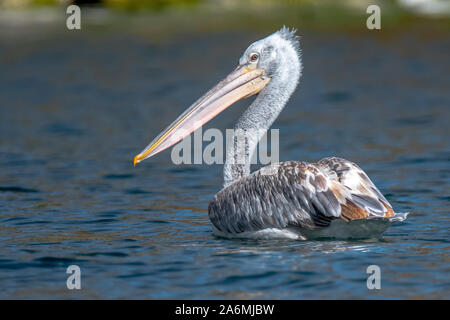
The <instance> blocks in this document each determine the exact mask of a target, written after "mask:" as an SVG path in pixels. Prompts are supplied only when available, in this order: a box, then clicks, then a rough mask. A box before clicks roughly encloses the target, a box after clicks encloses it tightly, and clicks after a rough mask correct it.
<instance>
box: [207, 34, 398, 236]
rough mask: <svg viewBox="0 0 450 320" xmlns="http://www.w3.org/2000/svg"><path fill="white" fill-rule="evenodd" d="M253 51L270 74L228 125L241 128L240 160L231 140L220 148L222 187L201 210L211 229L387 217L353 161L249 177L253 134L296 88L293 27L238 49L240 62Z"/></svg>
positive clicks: (287, 166)
mask: <svg viewBox="0 0 450 320" xmlns="http://www.w3.org/2000/svg"><path fill="white" fill-rule="evenodd" d="M254 52H257V53H258V54H259V61H258V67H259V68H263V69H264V70H266V72H267V76H269V77H271V81H270V83H269V84H268V85H267V86H266V87H265V88H264V89H263V90H262V91H261V92H260V93H259V94H258V96H257V98H256V99H255V101H254V102H253V103H252V104H251V105H250V107H249V108H248V109H247V110H246V111H245V112H244V114H243V115H242V116H241V117H240V119H239V120H238V122H237V124H236V127H235V128H236V129H241V130H243V131H244V132H245V133H246V139H245V148H243V150H244V152H245V154H244V158H245V161H244V163H237V162H236V159H237V157H238V156H239V155H237V151H236V150H238V148H237V147H236V141H237V140H235V143H233V144H232V145H231V147H229V149H228V150H227V161H226V163H225V166H224V188H223V189H222V190H221V191H219V192H218V193H217V194H216V195H215V197H214V198H213V199H212V200H211V201H210V203H209V208H208V213H209V217H210V219H211V222H212V223H213V225H214V227H215V230H217V231H219V233H221V234H231V235H239V234H243V233H246V232H254V231H261V230H265V229H277V230H290V231H293V232H294V233H298V232H299V230H302V229H307V230H314V229H318V228H325V227H327V226H329V225H330V223H331V222H332V221H333V220H336V219H341V220H344V221H350V220H356V219H365V218H370V217H392V216H394V211H393V210H392V207H391V206H390V204H389V203H388V201H387V200H386V199H385V198H384V196H383V195H382V194H381V193H380V192H379V191H378V189H377V188H376V187H375V185H374V184H373V183H372V182H371V181H370V179H369V178H368V177H367V175H366V174H365V173H364V172H363V171H362V170H361V169H360V168H359V167H358V166H357V165H356V164H354V163H352V162H350V161H347V160H344V159H340V158H325V159H322V160H320V161H319V162H317V163H313V164H311V163H306V162H295V161H289V162H281V163H277V164H272V165H271V166H268V167H265V168H262V169H260V170H258V171H256V172H254V173H252V174H250V159H251V157H252V154H253V152H254V151H255V149H256V146H257V143H258V141H259V139H260V138H261V135H256V134H254V132H256V131H253V130H254V129H264V130H267V129H269V128H270V126H271V125H272V123H273V122H274V121H275V119H276V118H277V117H278V115H279V113H280V112H281V110H282V109H283V108H284V106H285V105H286V103H287V102H288V100H289V98H290V96H291V95H292V93H293V92H294V90H295V88H296V87H297V84H298V81H299V78H300V76H301V71H302V63H301V56H300V46H299V41H298V37H297V36H296V35H295V31H291V30H289V29H287V28H283V29H281V30H280V31H278V32H276V33H274V34H272V35H270V36H269V37H267V38H265V39H262V40H259V41H257V42H255V43H253V44H252V45H250V46H249V48H248V49H247V50H246V51H245V53H244V54H243V56H242V57H241V59H240V64H241V65H246V64H248V61H249V56H250V55H251V54H252V53H254Z"/></svg>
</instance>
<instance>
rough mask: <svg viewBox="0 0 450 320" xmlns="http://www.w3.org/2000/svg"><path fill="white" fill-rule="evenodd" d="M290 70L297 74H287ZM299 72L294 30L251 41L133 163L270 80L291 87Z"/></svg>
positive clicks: (187, 133)
mask: <svg viewBox="0 0 450 320" xmlns="http://www.w3.org/2000/svg"><path fill="white" fill-rule="evenodd" d="M291 68H292V69H291ZM290 69H291V71H293V72H297V73H298V76H295V77H292V76H291V77H289V74H290V73H291V72H290ZM300 71H301V64H300V50H299V44H298V39H297V36H295V30H292V31H291V30H289V29H288V28H286V27H283V28H282V29H281V30H279V31H277V32H275V33H274V34H272V35H270V36H268V37H266V38H264V39H261V40H259V41H256V42H254V43H252V44H251V45H250V46H249V47H248V48H247V50H245V52H244V54H243V55H242V57H241V58H240V60H239V65H238V66H237V68H236V69H235V70H234V71H233V72H231V73H230V74H229V75H228V76H227V77H225V79H223V80H222V81H220V82H219V83H218V84H217V85H216V86H215V87H213V88H212V89H211V90H209V91H208V92H207V93H206V94H205V95H203V96H202V97H201V98H200V99H198V100H197V101H196V102H195V103H194V104H193V105H191V106H190V107H189V108H188V109H187V110H186V111H185V112H183V114H181V115H180V116H179V117H178V118H177V119H176V120H175V121H174V122H173V123H172V124H171V125H170V126H169V127H167V128H166V129H165V130H164V131H162V132H161V133H160V134H159V135H158V136H157V137H156V138H155V139H154V140H153V141H152V142H151V143H150V144H149V145H148V146H147V147H146V148H145V149H144V150H143V151H142V152H141V153H139V154H138V155H136V156H135V157H134V160H133V165H136V164H137V163H139V162H141V161H142V160H145V159H147V158H150V157H151V156H154V155H155V154H157V153H159V152H161V151H163V150H165V149H167V148H169V147H171V146H172V145H174V144H175V143H177V142H179V141H180V140H182V139H184V138H185V137H186V136H188V135H189V134H191V133H192V132H194V131H195V130H197V129H198V128H200V127H201V126H202V125H204V124H205V123H207V122H208V121H209V120H211V119H212V118H214V117H215V116H217V115H218V114H219V113H221V112H222V111H224V110H225V109H226V108H228V107H229V106H230V105H232V104H233V103H235V102H236V101H238V100H241V99H243V98H247V97H250V96H253V95H255V94H258V93H259V92H261V91H262V90H264V88H266V87H267V86H268V84H269V83H270V82H273V83H275V82H279V81H288V80H290V81H291V82H293V83H292V84H291V85H292V86H293V88H295V87H296V86H297V82H298V78H299V76H300Z"/></svg>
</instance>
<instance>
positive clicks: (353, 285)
mask: <svg viewBox="0 0 450 320" xmlns="http://www.w3.org/2000/svg"><path fill="white" fill-rule="evenodd" d="M302 35H303V37H302V47H303V60H304V64H305V68H304V75H303V78H302V80H301V85H300V88H299V90H298V91H297V93H296V94H295V95H294V97H293V98H292V101H291V102H290V103H289V105H288V107H287V108H286V109H285V110H284V111H283V113H282V114H281V116H280V118H279V120H278V121H277V122H276V124H275V127H276V128H279V129H280V143H281V146H280V149H281V154H280V155H281V158H282V160H294V159H298V160H306V161H316V160H318V159H319V158H321V157H324V156H330V155H336V156H341V157H344V158H347V159H350V160H353V161H355V162H357V163H359V164H360V165H361V167H362V168H363V169H365V170H366V171H367V172H368V174H369V175H370V176H371V177H372V179H373V180H374V182H375V183H376V184H377V185H378V186H379V188H380V189H381V190H382V191H383V192H384V194H386V196H387V198H388V199H389V200H390V201H391V203H392V204H393V205H394V208H395V209H396V210H397V211H400V212H406V211H410V212H412V214H411V216H410V217H409V219H408V220H406V221H405V222H404V223H398V224H394V225H393V226H392V227H391V228H389V229H388V231H387V232H386V233H385V236H384V237H383V238H382V239H376V240H365V241H306V242H298V241H281V240H278V241H256V240H227V239H221V238H216V237H214V235H213V234H212V231H211V226H210V223H209V220H208V217H207V204H208V201H209V199H210V198H212V196H213V195H214V193H216V192H217V191H218V190H219V188H220V186H221V185H222V174H221V170H222V168H221V167H220V166H175V165H173V164H171V163H170V152H165V153H162V154H160V155H158V157H156V158H155V159H151V160H149V161H147V162H144V163H143V164H142V165H140V166H138V167H136V168H132V163H131V161H132V157H133V155H134V154H136V152H138V151H140V150H141V149H142V147H143V146H145V145H146V144H147V143H148V142H149V141H150V139H151V138H153V137H154V136H155V135H156V134H157V133H158V132H159V131H160V130H161V129H162V128H163V127H165V126H166V125H167V124H168V123H170V122H171V120H173V119H174V117H175V116H176V115H178V114H179V113H180V112H181V111H182V110H184V108H186V107H187V106H188V105H190V103H192V102H193V101H194V100H195V99H196V98H197V97H199V96H200V95H201V94H202V93H203V92H204V91H205V89H207V88H209V87H210V86H211V85H212V84H214V83H215V82H216V81H217V80H218V79H220V78H221V77H223V75H225V74H226V73H227V72H228V71H229V70H231V68H233V66H234V64H235V63H236V61H237V59H238V57H239V55H240V54H241V52H242V50H243V49H244V48H245V47H247V45H248V43H250V42H251V41H253V40H255V39H256V38H258V37H259V36H260V35H255V34H246V33H243V34H241V33H237V32H229V33H227V32H225V33H212V34H204V35H195V36H194V35H193V36H191V37H184V38H177V39H172V41H167V42H164V41H162V42H161V41H158V42H155V43H154V42H153V41H152V38H149V37H146V36H145V34H139V35H133V34H125V33H123V34H122V33H120V32H119V33H115V34H114V36H113V35H110V34H108V33H94V34H89V33H80V34H77V35H71V36H70V37H68V36H67V35H66V36H61V35H57V34H55V35H52V34H47V35H45V36H44V35H41V37H40V38H39V39H38V40H34V39H27V37H25V38H23V39H22V40H19V38H17V39H15V40H13V39H11V38H5V39H3V38H0V69H1V70H2V71H1V73H0V99H1V100H0V105H1V106H0V125H1V126H0V127H1V132H2V135H1V138H0V170H1V175H0V212H1V216H0V240H1V242H2V244H3V245H2V246H1V247H0V269H1V272H0V287H1V288H2V292H1V293H0V297H3V298H11V297H15V298H74V297H75V298H80V297H81V298H138V297H140V298H250V299H251V298H289V299H296V298H380V297H382V298H405V297H408V298H449V297H450V296H449V288H450V281H449V278H448V271H449V269H448V265H449V262H450V261H449V260H450V259H449V255H448V249H449V239H448V230H449V218H448V212H449V209H450V207H449V196H448V195H449V191H450V189H449V185H450V184H449V174H450V171H449V160H448V159H449V158H450V145H449V131H448V125H447V121H448V119H449V116H450V114H449V109H448V104H449V96H448V88H447V86H448V84H447V82H446V81H445V79H446V73H445V70H446V67H448V54H447V52H448V48H449V41H448V37H440V36H439V35H435V37H426V36H424V35H423V34H420V33H417V34H413V33H408V34H403V33H399V34H392V35H391V36H390V37H386V38H383V37H381V36H380V37H378V36H374V37H369V36H367V35H358V34H339V35H337V34H333V35H330V34H327V33H318V32H310V31H309V32H308V31H305V32H303V34H302ZM206 49H207V50H206ZM18 53H19V54H18ZM447 69H448V68H447ZM247 104H248V101H245V102H242V103H239V104H237V105H236V106H234V107H232V108H230V109H229V110H227V111H226V112H225V113H224V114H223V115H222V116H221V117H219V118H217V119H215V120H213V121H212V122H211V123H210V124H208V128H210V127H217V128H220V129H225V128H230V127H232V125H233V123H234V121H235V120H236V119H237V117H238V116H239V114H240V113H241V112H242V110H243V108H244V107H245V106H246V105H247ZM70 264H77V265H79V266H80V267H81V270H82V287H83V289H82V290H81V291H79V292H72V291H69V290H67V289H66V287H65V281H66V276H67V275H66V273H65V270H66V268H67V266H68V265H70ZM372 264H377V265H379V266H380V267H381V270H382V290H381V291H377V292H371V291H368V290H367V288H366V277H367V274H366V268H367V266H369V265H372Z"/></svg>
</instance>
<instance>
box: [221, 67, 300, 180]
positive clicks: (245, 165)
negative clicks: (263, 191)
mask: <svg viewBox="0 0 450 320" xmlns="http://www.w3.org/2000/svg"><path fill="white" fill-rule="evenodd" d="M296 62H297V63H298V64H297V65H296ZM300 73H301V65H300V62H299V61H298V60H297V61H295V62H293V65H292V64H290V65H287V64H286V67H285V69H284V70H283V69H281V70H280V72H279V73H278V74H277V75H276V76H274V77H273V78H272V80H271V81H270V82H269V84H268V85H267V87H266V88H264V89H263V90H262V91H261V92H260V93H259V94H258V96H257V98H256V99H255V101H254V102H253V103H252V104H251V105H250V106H249V107H248V108H247V110H245V112H244V113H243V114H242V116H241V117H240V118H239V120H238V122H237V124H236V126H235V136H234V137H233V139H232V141H231V143H228V145H227V155H226V162H225V165H224V186H227V185H229V184H230V183H232V182H234V181H236V180H238V179H241V178H242V177H244V176H246V175H249V174H250V160H251V159H252V156H253V153H254V152H255V150H256V147H257V145H258V142H259V140H260V139H261V137H262V136H263V135H264V133H265V132H266V131H267V130H268V129H269V128H270V126H271V125H272V123H273V122H274V121H275V120H276V118H277V117H278V115H279V114H280V112H281V110H283V108H284V107H285V105H286V103H287V102H288V100H289V98H290V97H291V95H292V93H293V92H294V90H295V88H296V87H297V83H298V80H299V78H300ZM240 132H241V133H242V132H244V136H245V139H240V138H239V137H236V134H237V135H238V136H239V134H240ZM244 140H245V145H244V146H243V145H242V141H244Z"/></svg>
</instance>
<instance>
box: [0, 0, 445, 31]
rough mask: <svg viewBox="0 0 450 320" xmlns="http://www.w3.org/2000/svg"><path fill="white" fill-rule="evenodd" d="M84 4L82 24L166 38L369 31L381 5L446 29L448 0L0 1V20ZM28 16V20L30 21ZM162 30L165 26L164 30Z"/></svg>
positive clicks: (37, 18) (54, 15)
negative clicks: (283, 29)
mask: <svg viewBox="0 0 450 320" xmlns="http://www.w3.org/2000/svg"><path fill="white" fill-rule="evenodd" d="M70 4H77V5H80V6H82V7H83V19H82V23H83V27H84V28H90V29H95V28H101V27H102V26H105V25H108V26H111V25H117V26H118V27H120V28H121V29H123V28H127V29H128V28H136V29H137V30H139V29H142V28H143V26H144V25H145V29H146V31H147V32H150V33H155V34H161V32H162V31H164V34H165V36H168V35H169V34H171V33H173V32H177V31H178V32H200V31H204V30H206V31H220V30H227V31H229V30H242V29H246V30H251V31H257V32H261V33H264V32H270V31H273V30H274V29H276V28H279V27H280V25H283V24H286V25H289V26H294V27H301V29H320V30H328V31H332V30H336V29H339V30H342V29H346V30H350V31H355V32H365V31H367V29H366V28H364V26H365V20H366V19H367V17H368V16H369V14H367V13H366V9H367V7H368V6H369V5H371V4H378V5H380V7H381V8H382V12H381V14H382V22H381V23H382V28H383V29H386V28H389V29H390V30H393V29H398V28H402V29H405V28H410V27H411V26H413V25H414V26H420V25H421V24H424V23H426V26H427V28H431V29H434V31H435V32H441V31H443V30H446V31H448V30H449V26H450V23H449V17H450V1H447V0H391V1H379V0H342V1H333V0H319V1H314V0H81V1H70V0H0V8H1V12H0V23H6V24H8V22H10V24H11V23H12V22H14V24H15V25H17V24H20V21H28V22H30V23H35V22H40V23H42V24H51V22H55V21H63V20H64V19H65V18H66V16H65V15H64V14H61V10H65V8H66V7H67V6H68V5H70ZM30 20H31V21H30ZM162 29H163V30H162Z"/></svg>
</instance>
